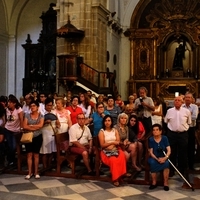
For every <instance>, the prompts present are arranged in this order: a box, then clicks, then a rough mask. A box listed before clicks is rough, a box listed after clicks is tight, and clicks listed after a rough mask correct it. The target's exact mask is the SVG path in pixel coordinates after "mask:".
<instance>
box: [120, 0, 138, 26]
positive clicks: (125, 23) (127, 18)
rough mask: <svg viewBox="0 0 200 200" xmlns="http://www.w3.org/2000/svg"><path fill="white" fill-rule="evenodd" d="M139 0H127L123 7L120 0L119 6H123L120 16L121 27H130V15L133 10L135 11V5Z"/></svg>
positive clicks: (122, 2)
mask: <svg viewBox="0 0 200 200" xmlns="http://www.w3.org/2000/svg"><path fill="white" fill-rule="evenodd" d="M138 2H140V1H139V0H134V1H132V0H129V2H128V3H127V5H126V7H125V8H124V1H120V8H124V15H123V16H122V17H121V19H122V26H123V27H127V28H128V27H130V25H131V20H130V19H131V16H132V15H133V12H135V11H134V10H135V7H136V5H137V4H138Z"/></svg>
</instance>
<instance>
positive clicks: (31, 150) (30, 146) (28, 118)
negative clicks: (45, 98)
mask: <svg viewBox="0 0 200 200" xmlns="http://www.w3.org/2000/svg"><path fill="white" fill-rule="evenodd" d="M30 109H31V113H30V114H26V115H25V117H24V121H23V126H24V130H26V131H33V141H32V143H27V144H25V147H26V152H27V164H28V175H27V176H26V177H25V179H30V178H31V177H32V175H33V173H34V175H35V178H36V179H39V178H40V175H39V174H38V166H39V152H40V148H41V146H42V131H41V128H42V127H43V124H44V116H43V115H42V114H41V113H40V112H38V109H39V103H38V102H37V101H32V102H31V103H30ZM33 161H34V172H33V169H32V163H33Z"/></svg>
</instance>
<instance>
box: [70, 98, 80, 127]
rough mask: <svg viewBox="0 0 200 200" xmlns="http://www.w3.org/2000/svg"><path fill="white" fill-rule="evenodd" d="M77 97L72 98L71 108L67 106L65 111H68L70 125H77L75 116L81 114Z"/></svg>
mask: <svg viewBox="0 0 200 200" xmlns="http://www.w3.org/2000/svg"><path fill="white" fill-rule="evenodd" d="M78 104H79V97H78V96H73V97H72V103H71V106H68V107H67V108H66V109H67V110H69V111H70V117H71V121H72V125H73V124H76V123H77V115H78V114H80V113H83V111H82V109H81V108H80V107H79V106H78Z"/></svg>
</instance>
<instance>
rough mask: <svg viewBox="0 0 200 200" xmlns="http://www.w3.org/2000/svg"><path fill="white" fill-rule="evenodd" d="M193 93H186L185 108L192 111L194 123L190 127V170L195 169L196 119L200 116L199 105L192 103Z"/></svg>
mask: <svg viewBox="0 0 200 200" xmlns="http://www.w3.org/2000/svg"><path fill="white" fill-rule="evenodd" d="M192 101H193V95H192V93H189V92H187V93H186V94H185V104H183V107H184V108H187V109H188V110H189V111H190V113H191V118H192V123H191V124H190V127H189V129H188V167H189V169H190V170H194V156H195V127H196V119H197V116H198V112H199V109H198V106H197V105H195V104H193V103H192Z"/></svg>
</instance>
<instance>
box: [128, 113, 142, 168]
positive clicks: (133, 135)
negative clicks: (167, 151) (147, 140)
mask: <svg viewBox="0 0 200 200" xmlns="http://www.w3.org/2000/svg"><path fill="white" fill-rule="evenodd" d="M128 127H129V141H130V142H136V145H137V162H138V166H139V169H140V170H141V168H144V167H143V166H142V156H143V152H144V150H143V141H144V136H145V130H144V126H143V125H142V122H140V121H139V120H138V118H137V116H136V115H134V114H132V115H130V117H129V120H128Z"/></svg>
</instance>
